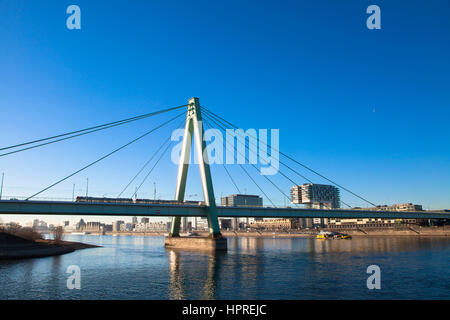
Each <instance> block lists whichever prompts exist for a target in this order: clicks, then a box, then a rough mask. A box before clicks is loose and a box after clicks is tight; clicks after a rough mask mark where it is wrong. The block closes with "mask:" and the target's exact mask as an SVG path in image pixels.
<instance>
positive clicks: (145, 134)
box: [25, 112, 185, 200]
mask: <svg viewBox="0 0 450 320" xmlns="http://www.w3.org/2000/svg"><path fill="white" fill-rule="evenodd" d="M184 114H185V112H183V113H180V114H179V115H177V116H175V117H173V118H171V119H169V120H168V121H166V122H164V123H163V124H161V125H159V126H157V127H155V128H153V129H151V130H150V131H147V132H146V133H144V134H143V135H141V136H139V137H137V138H135V139H133V140H131V141H130V142H128V143H126V144H124V145H122V146H121V147H119V148H117V149H115V150H113V151H111V152H110V153H108V154H106V155H104V156H103V157H101V158H99V159H97V160H95V161H93V162H91V163H89V164H88V165H86V166H84V167H83V168H81V169H79V170H77V171H75V172H73V173H71V174H70V175H68V176H66V177H64V178H62V179H60V180H58V181H56V182H55V183H53V184H51V185H49V186H48V187H46V188H44V189H42V190H41V191H39V192H36V193H35V194H33V195H31V196H29V197H28V198H26V199H25V200H30V199H31V198H33V197H35V196H37V195H38V194H41V193H42V192H44V191H47V190H48V189H50V188H52V187H54V186H56V185H57V184H59V183H61V182H63V181H65V180H67V179H69V178H70V177H72V176H74V175H76V174H77V173H80V172H81V171H83V170H85V169H87V168H89V167H91V166H93V165H94V164H96V163H98V162H100V161H102V160H103V159H106V158H108V157H109V156H111V155H112V154H114V153H116V152H118V151H120V150H122V149H123V148H125V147H127V146H129V145H130V144H132V143H134V142H136V141H138V140H140V139H142V138H144V137H145V136H147V135H149V134H150V133H152V132H154V131H156V130H158V129H159V128H161V127H163V126H165V125H167V124H168V123H170V122H172V121H173V120H175V119H177V118H179V117H181V116H182V115H184Z"/></svg>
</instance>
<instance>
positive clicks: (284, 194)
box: [205, 114, 298, 206]
mask: <svg viewBox="0 0 450 320" xmlns="http://www.w3.org/2000/svg"><path fill="white" fill-rule="evenodd" d="M205 117H206V118H207V119H209V120H212V121H214V119H212V118H210V117H209V116H208V115H206V114H205ZM214 123H215V124H216V125H217V126H219V127H220V128H221V129H222V130H225V131H226V129H225V128H224V127H223V126H221V125H219V124H218V123H217V122H216V121H214ZM237 141H239V139H237ZM249 141H250V140H249ZM240 142H241V144H243V145H244V152H245V147H246V146H245V142H242V141H240ZM233 147H234V150H235V151H236V152H237V153H239V154H240V155H242V156H244V157H245V160H246V161H248V162H249V164H250V165H251V166H252V167H253V168H254V169H255V170H256V171H259V170H258V168H257V167H256V166H255V165H254V164H252V163H250V161H249V160H248V158H247V155H246V154H244V155H243V154H242V153H241V152H239V151H238V150H237V146H235V145H234V143H233ZM248 150H249V152H250V148H248ZM253 154H255V153H254V152H253ZM256 155H257V154H256ZM272 167H273V166H272ZM273 168H274V167H273ZM278 172H279V173H280V174H281V172H280V171H278ZM263 176H264V178H265V179H266V180H267V181H269V182H270V183H271V184H272V185H273V186H274V187H275V188H276V189H277V190H278V191H279V192H280V193H281V194H282V195H283V196H285V197H286V198H287V199H288V200H289V201H291V198H290V197H289V196H288V195H287V194H286V193H284V191H283V190H282V189H281V188H280V187H278V186H277V185H276V184H275V183H274V182H273V181H272V180H271V179H269V177H267V176H266V175H263ZM283 176H284V177H285V178H287V179H288V180H289V181H291V182H292V183H294V184H296V183H295V182H294V181H292V180H291V179H290V178H289V177H287V176H286V175H284V174H283ZM295 205H297V206H298V204H296V203H295Z"/></svg>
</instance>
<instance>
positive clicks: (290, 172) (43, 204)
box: [0, 98, 450, 238]
mask: <svg viewBox="0 0 450 320" xmlns="http://www.w3.org/2000/svg"><path fill="white" fill-rule="evenodd" d="M181 109H183V111H182V112H181V113H178V114H177V115H176V116H174V117H172V118H170V119H169V120H167V121H164V122H163V123H161V124H160V125H158V126H156V127H154V128H152V129H150V130H148V131H146V132H144V133H143V134H141V135H140V136H138V137H136V138H134V139H133V140H131V141H129V142H128V143H126V144H124V145H121V146H119V147H117V148H116V149H114V150H112V151H111V152H109V153H107V154H105V155H104V156H102V157H101V158H99V159H96V160H95V161H92V162H90V163H89V164H87V165H85V166H83V167H81V168H80V169H78V170H76V171H74V172H72V173H70V174H69V175H67V176H65V177H63V178H61V179H59V180H57V181H55V182H54V183H52V184H50V185H49V186H46V187H45V188H43V189H42V190H40V191H39V192H36V193H34V194H32V195H30V196H28V197H27V198H26V199H25V200H0V214H25V215H47V214H50V215H98V216H100V215H102V216H159V217H162V216H164V217H173V221H172V225H171V226H172V230H171V236H172V237H177V236H179V232H180V223H181V217H206V218H207V220H208V225H209V231H210V236H211V237H212V238H220V237H221V234H220V229H219V224H218V217H260V218H388V219H397V218H405V219H418V218H422V219H449V218H450V213H446V212H439V211H435V212H432V211H413V212H404V211H377V210H373V209H359V208H358V209H355V208H351V206H349V205H348V204H346V203H345V202H343V201H341V204H342V205H344V206H347V207H348V209H311V208H303V207H299V206H298V205H297V204H295V205H294V206H295V207H285V206H277V205H275V203H274V201H273V200H272V199H271V198H272V194H270V195H269V192H268V191H267V189H266V188H265V187H263V186H262V184H261V182H258V181H257V180H258V178H256V177H255V176H254V174H253V175H252V173H253V172H254V170H256V172H258V176H259V180H261V179H263V181H264V182H265V183H269V184H270V186H271V188H274V189H275V190H276V191H277V192H279V193H280V194H281V195H282V196H283V197H285V198H286V199H287V200H288V201H289V202H290V200H291V198H290V196H289V195H288V194H286V192H285V191H284V190H283V188H282V187H280V186H279V185H278V184H277V183H276V181H275V180H274V179H273V177H272V178H271V177H270V176H267V175H260V174H259V169H258V167H257V165H255V164H252V163H251V161H249V157H251V156H252V153H254V152H255V148H253V147H257V146H255V140H253V139H252V138H255V137H249V139H248V143H247V142H246V140H245V137H244V140H243V141H242V140H240V139H237V143H236V144H234V140H233V143H232V145H231V144H229V142H230V141H228V140H227V141H226V143H225V148H226V150H227V151H229V152H232V153H233V154H236V156H241V157H243V158H245V160H246V164H245V165H244V164H242V163H241V164H239V163H238V164H237V166H238V167H239V168H240V169H241V170H242V174H241V175H242V176H243V177H246V178H248V179H249V181H251V182H252V183H253V184H254V185H255V187H256V189H257V190H259V192H260V194H261V195H263V196H264V198H265V199H266V200H267V201H269V203H270V204H271V206H270V207H248V206H245V207H222V206H217V205H216V200H215V197H214V187H213V178H212V175H211V170H210V164H209V161H208V152H207V150H206V149H207V146H206V142H205V139H203V137H204V126H203V125H205V126H206V127H207V128H209V129H212V128H214V129H216V130H220V131H221V132H226V130H227V128H232V129H233V130H236V129H239V127H238V126H236V125H234V124H232V123H231V122H229V121H227V120H225V119H224V118H222V117H220V116H219V115H217V114H215V113H213V112H212V111H210V110H209V109H207V108H205V107H201V106H200V102H199V99H198V98H192V99H190V100H189V102H188V104H186V105H181V106H178V107H173V108H167V109H164V110H160V111H156V112H152V113H148V114H144V115H140V116H136V117H131V118H127V119H123V120H119V121H114V122H109V123H106V124H102V125H97V126H93V127H89V128H85V129H81V130H76V131H71V132H68V133H64V134H59V135H55V136H51V137H47V138H41V139H36V140H33V141H28V142H24V143H20V144H15V145H11V146H7V147H2V148H0V152H1V153H0V159H1V157H5V156H8V155H12V154H15V153H19V152H24V151H27V150H30V149H34V148H38V147H44V146H47V145H49V144H53V143H57V142H61V141H65V140H69V139H72V138H76V137H79V136H83V135H87V134H91V133H95V132H98V131H101V130H105V129H108V128H112V127H116V126H120V125H123V124H127V123H131V122H134V121H138V120H141V119H146V118H150V117H154V116H157V115H159V114H165V113H170V112H172V111H177V110H178V111H180V110H181ZM184 115H185V119H184V120H183V121H182V122H181V124H183V123H184V134H183V141H182V147H181V154H180V159H179V166H178V177H177V182H176V188H175V190H176V191H175V198H174V202H175V203H133V202H132V201H128V202H122V201H119V199H121V197H122V195H123V194H124V193H125V192H126V190H127V189H128V188H129V187H130V186H131V185H132V184H133V183H134V182H135V181H136V179H137V178H138V177H139V176H140V175H141V174H142V173H143V172H144V170H146V169H147V167H148V166H149V165H150V164H151V163H153V165H152V166H151V168H150V170H148V169H147V170H148V171H147V174H146V175H145V177H144V178H143V180H142V181H141V183H140V184H139V185H138V187H136V189H135V192H134V193H133V194H132V196H131V198H133V197H135V196H136V194H137V192H138V190H139V189H140V188H141V187H142V185H143V184H144V183H145V181H146V180H147V178H148V177H149V176H150V175H151V174H152V173H153V172H155V171H154V170H155V168H156V167H157V165H158V163H160V162H161V160H162V159H163V157H164V155H166V154H167V152H168V151H169V150H170V149H171V146H173V142H174V141H172V140H171V137H170V136H169V137H168V138H167V139H165V140H164V142H163V143H162V144H161V145H160V146H159V148H156V149H155V151H154V153H153V154H152V156H151V157H150V159H149V160H148V161H147V162H146V163H145V164H144V166H142V168H140V170H139V171H138V172H137V173H136V175H134V176H133V177H132V179H131V180H130V181H129V183H128V184H127V185H126V186H125V187H124V188H123V189H122V191H121V192H120V193H119V194H118V196H117V198H116V199H117V201H103V202H101V201H90V202H76V201H38V200H34V199H36V197H37V196H38V195H40V194H42V193H44V192H46V191H47V190H49V189H51V188H53V187H55V186H56V185H58V184H60V183H62V182H64V181H67V180H68V179H70V178H71V177H73V176H75V175H76V174H78V173H80V172H82V171H84V170H86V169H88V168H90V167H92V166H94V165H96V164H98V163H99V162H101V161H102V160H104V159H106V158H108V157H110V156H112V155H113V154H115V153H117V152H119V151H121V150H123V149H125V148H127V147H128V146H129V145H131V144H133V143H135V142H137V141H139V140H141V139H143V138H145V137H146V136H148V135H150V134H152V133H154V132H156V131H157V130H158V129H160V128H162V127H165V126H167V125H169V124H170V123H173V121H175V120H176V119H179V118H181V117H182V116H184ZM192 140H194V143H195V145H196V148H195V149H196V152H197V159H198V167H199V171H200V178H201V183H202V189H203V196H204V201H203V202H202V203H201V204H200V203H198V204H191V203H189V204H188V203H186V202H185V191H186V182H187V174H188V169H189V162H190V156H191V147H192ZM239 143H241V145H240V147H241V148H240V149H239V148H238V144H239ZM259 143H260V145H261V143H263V144H265V147H266V148H272V150H276V149H274V146H273V145H270V144H269V143H266V142H264V141H261V140H260V141H259ZM252 145H253V147H252ZM247 150H248V152H246V151H247ZM276 151H277V152H279V154H280V155H281V157H280V160H279V163H280V164H281V166H282V169H281V168H276V169H277V171H278V174H279V175H280V176H281V177H282V178H283V179H285V180H287V181H289V183H291V185H299V183H298V179H301V181H307V182H309V183H313V180H312V178H309V177H307V176H305V174H304V173H302V172H300V170H299V168H300V169H302V170H304V171H307V172H308V173H309V174H311V175H312V176H314V177H317V178H320V179H322V180H326V181H327V182H328V183H330V184H332V185H334V186H336V187H338V188H340V190H342V191H345V192H347V193H348V194H350V195H351V196H353V197H356V198H358V199H359V200H362V201H364V202H365V203H367V204H368V205H370V206H372V207H376V205H375V204H374V203H373V202H371V201H369V200H367V199H366V198H364V197H362V196H361V195H359V194H357V193H356V192H354V191H352V190H350V189H348V188H346V187H344V186H343V185H341V184H339V183H337V182H336V181H333V180H331V179H329V178H328V177H326V176H324V175H323V174H321V173H319V172H317V171H316V170H314V169H312V168H310V167H309V166H307V165H305V164H303V163H301V162H300V161H298V160H297V159H295V158H293V157H291V156H289V155H287V154H286V153H284V152H281V151H280V150H276ZM247 154H248V156H247ZM247 163H248V164H247ZM222 166H223V169H224V171H225V172H226V174H227V176H228V177H229V179H230V182H229V183H230V185H233V186H234V187H235V188H236V190H237V192H238V193H240V194H241V193H242V192H241V188H240V186H239V183H238V182H237V181H236V179H235V178H233V175H232V174H231V172H230V170H229V169H228V168H227V165H226V164H223V163H222ZM270 166H272V164H271V163H270ZM248 169H253V170H252V171H250V170H248ZM261 177H262V178H261ZM131 198H130V199H131ZM0 199H1V191H0Z"/></svg>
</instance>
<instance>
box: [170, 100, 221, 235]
mask: <svg viewBox="0 0 450 320" xmlns="http://www.w3.org/2000/svg"><path fill="white" fill-rule="evenodd" d="M203 134H204V130H203V124H202V115H201V111H200V102H199V99H198V98H191V99H190V100H189V103H188V110H187V115H186V124H185V127H184V136H183V142H182V147H181V155H180V162H179V166H178V177H177V189H176V192H175V200H177V201H184V195H185V191H186V178H187V173H188V168H189V160H190V155H191V146H192V137H193V136H194V137H195V138H194V139H195V146H196V151H197V158H198V161H199V170H200V178H201V181H202V189H203V196H204V199H205V211H206V212H205V213H206V217H207V219H208V226H209V238H212V239H221V238H222V235H221V233H220V229H219V220H218V219H217V209H216V200H215V198H214V189H213V185H212V179H211V171H210V168H209V160H208V154H207V152H206V143H205V141H204V140H203ZM180 222H181V217H173V219H172V226H171V232H170V237H179V236H180Z"/></svg>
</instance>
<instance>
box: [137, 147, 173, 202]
mask: <svg viewBox="0 0 450 320" xmlns="http://www.w3.org/2000/svg"><path fill="white" fill-rule="evenodd" d="M173 142H174V141H171V142H170V143H169V144H168V145H167V147H166V149H164V151H163V152H162V153H161V155H160V157H159V158H158V160H156V162H155V164H154V165H153V167H152V168H151V169H150V171H149V172H148V173H147V175H146V176H145V177H144V180H142V182H141V184H140V185H139V187H137V188H136V191H134V193H133V195H132V196H131V198H133V197H134V196H135V195H136V194H137V192H138V191H139V189H140V188H141V187H142V185H143V184H144V182H145V181H146V180H147V178H148V177H149V176H150V173H152V171H153V169H155V167H156V165H157V164H158V163H159V161H160V160H161V159H162V157H163V156H164V155H165V154H166V152H167V150H169V148H170V146H171V145H172V144H173Z"/></svg>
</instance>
